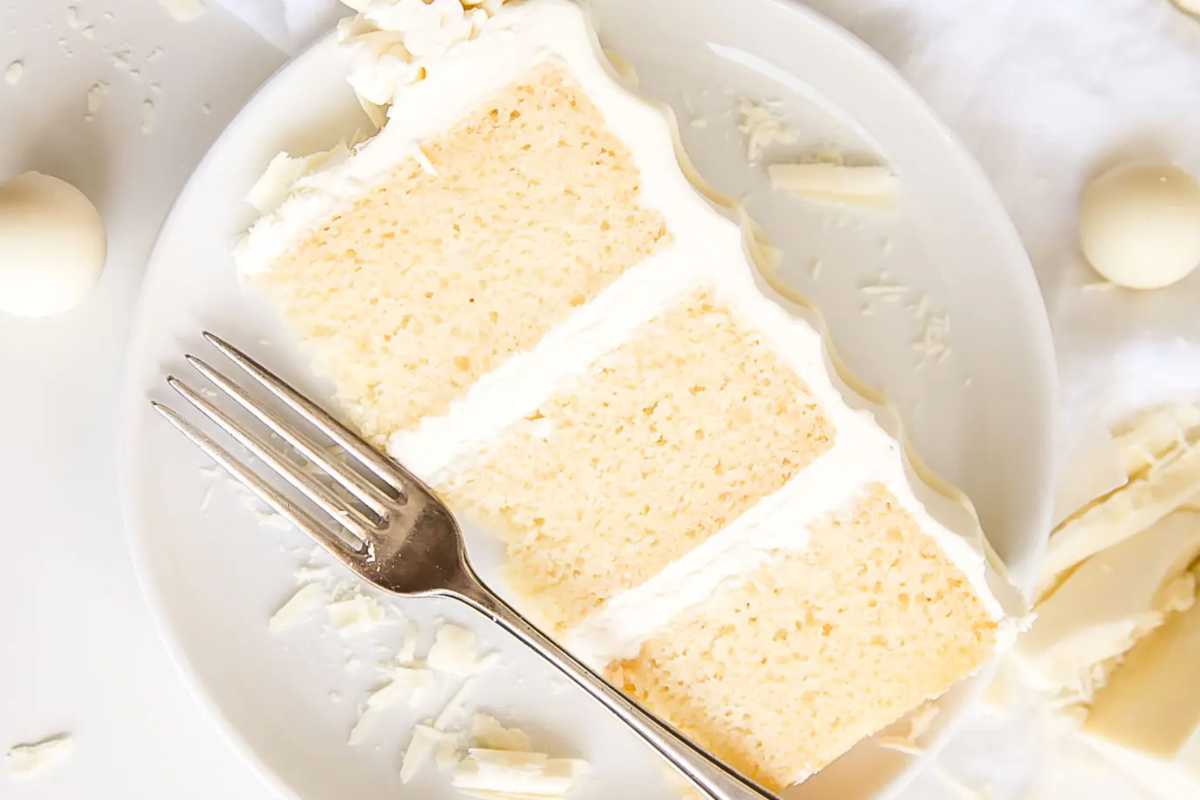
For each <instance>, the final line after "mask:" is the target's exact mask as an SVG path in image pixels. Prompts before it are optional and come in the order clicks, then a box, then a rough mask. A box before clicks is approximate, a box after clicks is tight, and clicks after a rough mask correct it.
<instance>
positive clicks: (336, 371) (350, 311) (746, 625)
mask: <svg viewBox="0 0 1200 800" xmlns="http://www.w3.org/2000/svg"><path fill="white" fill-rule="evenodd" d="M401 6H403V13H399V11H397V13H395V14H389V13H385V12H386V10H387V8H390V6H387V4H380V3H372V4H371V5H370V6H368V7H367V10H366V11H365V12H364V13H363V14H360V15H359V16H358V17H356V18H355V19H354V20H352V21H350V22H348V23H346V24H345V26H344V28H343V32H344V35H345V38H346V40H347V44H348V46H349V47H350V48H351V50H352V53H353V56H354V64H353V70H354V79H355V80H354V83H355V86H356V87H359V89H360V90H361V91H363V93H364V94H365V100H367V101H369V103H372V104H378V105H380V106H386V107H387V109H388V110H387V122H386V125H385V126H384V127H383V129H382V130H381V131H380V132H379V134H378V135H376V136H375V137H374V138H373V139H371V140H369V141H367V142H366V143H364V144H362V145H360V146H358V147H356V148H355V149H354V150H353V151H352V152H349V153H348V154H347V155H346V157H345V158H340V159H338V158H328V159H325V160H324V161H323V162H322V163H318V164H316V165H315V166H312V167H311V168H306V169H305V174H303V175H301V176H299V177H298V178H297V179H296V180H295V182H294V184H293V185H292V186H291V188H290V190H288V191H287V192H286V193H285V195H286V196H285V199H284V200H283V202H282V203H281V204H279V206H278V208H276V209H274V210H273V211H271V212H270V213H268V214H266V215H265V216H264V217H263V218H262V219H260V220H259V222H258V223H257V224H256V225H255V226H254V227H253V229H252V230H251V231H250V233H249V234H248V236H247V238H246V240H245V241H244V242H243V243H242V245H241V246H240V247H239V250H238V258H237V260H238V265H239V268H240V269H241V271H242V273H243V275H244V276H245V277H246V279H247V281H248V283H250V284H252V285H253V286H254V287H256V288H257V289H258V290H261V291H262V292H264V293H265V294H266V295H267V296H268V297H270V298H271V299H272V301H273V302H274V303H275V304H276V305H277V306H278V308H279V309H280V312H281V313H282V314H283V315H284V317H285V318H286V319H287V320H288V322H289V323H290V324H291V326H292V327H293V329H294V330H295V331H296V332H297V334H298V336H299V337H300V338H301V339H302V341H303V342H304V343H305V345H306V346H307V347H308V348H310V349H311V351H312V353H313V355H314V360H315V362H316V365H317V368H318V369H319V370H320V371H322V372H323V373H324V374H326V375H328V376H329V377H330V378H331V379H332V380H333V383H334V385H335V387H336V391H337V397H338V400H339V402H340V403H341V404H342V405H343V406H344V407H345V409H346V411H347V413H348V415H349V416H350V418H351V419H352V420H353V421H354V423H355V424H356V425H358V426H359V427H360V428H361V429H362V431H363V432H364V433H365V434H366V435H368V436H369V437H371V438H372V439H373V440H374V441H376V442H379V443H386V444H387V447H388V450H389V452H390V454H391V455H393V456H394V457H395V458H397V459H398V460H400V461H402V462H404V463H405V464H406V465H407V466H409V467H410V468H411V469H413V470H414V471H416V472H417V473H418V474H420V475H421V476H423V477H424V478H425V479H427V480H428V481H429V482H430V483H431V484H432V485H434V486H435V487H437V489H438V490H439V492H440V493H441V494H442V495H443V497H444V498H445V499H446V500H447V502H448V503H449V504H450V505H451V507H452V508H453V510H454V511H455V512H456V513H457V514H460V515H462V516H464V517H468V518H473V519H474V520H476V521H478V522H480V523H482V524H483V526H484V527H486V528H487V529H489V530H490V531H492V532H493V533H494V534H495V535H496V536H498V537H499V538H500V539H501V540H503V541H504V542H505V543H506V546H507V565H506V575H507V579H508V581H507V582H508V584H509V588H510V589H511V590H512V591H513V592H514V594H515V596H516V602H517V604H518V605H519V606H520V608H521V609H522V610H524V611H525V612H526V613H528V614H529V615H531V616H532V617H533V618H534V619H535V620H537V621H538V622H539V623H540V624H542V625H544V626H546V627H547V628H548V629H549V630H551V631H552V632H554V633H555V634H557V635H559V636H561V637H563V640H564V641H565V642H566V643H567V645H568V646H569V647H571V648H572V649H574V650H575V651H576V652H577V653H578V654H580V656H581V657H584V658H585V659H586V660H588V661H589V662H590V663H592V664H593V665H594V666H596V667H597V668H598V669H604V670H605V671H606V672H607V674H608V675H609V677H610V678H611V679H612V680H613V681H614V682H615V683H617V684H618V685H620V686H622V687H623V688H624V689H625V690H626V691H627V692H629V693H630V694H631V695H633V696H635V697H638V698H639V699H641V700H643V701H645V702H646V703H647V704H648V705H649V706H650V707H651V708H652V709H654V710H655V711H656V712H658V713H660V714H661V715H662V716H664V717H665V718H667V719H668V720H670V721H671V722H673V723H675V724H676V725H678V726H679V727H680V728H682V729H683V730H685V731H686V732H687V733H688V734H690V735H691V736H693V737H694V738H695V739H696V740H697V741H699V742H700V743H701V744H703V745H704V746H706V747H709V748H711V749H712V750H713V752H715V753H716V754H717V755H718V756H720V757H722V758H724V759H726V760H728V761H730V762H731V763H733V764H734V765H735V766H736V767H738V768H739V769H741V770H743V771H744V772H746V773H747V774H749V775H752V776H753V777H755V778H756V779H758V780H760V781H761V782H762V783H763V784H764V785H766V786H768V787H771V788H776V789H777V788H779V787H782V786H785V785H787V784H790V783H793V782H796V781H799V780H803V779H804V778H805V777H806V776H807V775H809V774H811V773H812V772H813V771H815V770H818V769H820V768H821V767H822V766H823V765H824V764H827V763H828V762H829V761H831V760H832V759H834V758H836V757H837V756H838V755H839V754H841V753H842V752H844V751H846V750H847V749H848V748H850V747H851V746H852V745H853V744H854V743H855V742H856V741H858V740H860V739H862V738H863V737H865V736H868V735H870V734H872V733H873V732H875V731H877V730H879V729H881V728H883V727H885V726H886V725H887V724H888V723H891V722H893V721H894V720H896V719H898V718H899V717H901V716H902V715H904V714H905V713H906V712H908V711H910V710H911V709H913V708H915V707H916V706H918V705H920V704H921V703H923V702H925V701H927V700H929V699H931V698H935V697H937V696H938V695H940V694H941V693H942V692H944V691H945V690H946V689H947V688H948V687H949V686H950V685H951V684H952V683H954V682H955V681H956V680H958V679H960V678H962V677H963V676H966V675H969V674H971V673H972V672H974V671H975V670H977V669H978V668H979V667H980V666H981V665H982V664H983V663H984V661H986V660H987V659H988V658H989V656H990V654H991V653H992V652H993V651H994V650H995V648H996V646H997V643H998V641H1000V640H1001V639H1003V638H1004V637H1003V636H1002V635H1001V634H1002V622H1004V620H1005V616H1006V614H1005V611H1004V610H1003V609H1002V608H1001V606H1000V603H999V602H998V601H997V600H996V598H995V597H994V596H993V594H992V592H991V591H990V590H989V588H988V575H987V563H986V558H985V556H984V552H985V549H986V548H985V545H984V543H983V540H982V534H981V533H980V531H979V530H978V525H977V523H975V521H974V516H973V514H971V513H970V511H969V509H968V508H967V507H966V506H965V505H963V504H961V503H958V502H956V501H954V500H950V499H947V498H946V497H944V496H941V495H938V494H936V493H935V492H933V491H932V490H931V489H930V488H929V487H928V486H927V485H925V484H924V483H923V482H922V481H921V480H920V479H919V478H917V477H916V475H915V474H914V472H913V470H912V469H911V467H910V465H909V464H908V462H907V460H906V458H905V454H904V451H903V448H902V446H901V445H900V444H899V443H898V442H897V440H896V439H895V438H894V436H893V434H891V433H889V432H888V431H887V430H885V429H884V427H882V426H881V423H880V422H879V421H878V420H880V419H886V418H887V416H886V415H885V414H883V412H882V410H881V409H879V408H877V407H874V406H871V405H870V404H869V403H867V402H866V401H865V400H863V399H862V398H859V397H858V396H857V395H855V394H854V393H853V392H852V391H850V390H849V389H848V388H847V387H846V386H844V385H843V383H842V381H841V380H840V378H839V377H838V375H837V374H836V370H834V369H833V368H832V367H831V366H830V363H829V359H828V358H827V354H826V348H825V342H824V341H823V339H822V336H821V334H820V333H819V332H818V323H817V321H816V319H815V318H814V317H813V316H812V315H811V314H810V313H808V312H805V311H803V310H802V309H801V308H799V307H798V306H796V305H794V304H791V303H789V302H788V301H786V300H785V299H784V298H782V297H780V296H779V295H777V294H776V293H774V292H773V291H771V290H770V289H769V288H767V287H766V286H765V285H764V284H763V283H762V282H761V281H760V280H759V278H758V273H757V272H756V269H755V267H754V265H753V263H752V261H751V259H750V257H749V256H748V255H747V248H746V246H745V243H744V242H743V232H742V229H741V228H740V227H739V225H738V224H737V223H736V222H734V221H732V217H733V215H732V214H730V213H728V209H723V208H718V207H715V206H713V205H711V204H710V202H709V201H708V200H706V199H705V198H704V196H702V194H701V193H700V192H698V191H697V190H696V189H695V188H694V187H693V186H692V185H691V184H690V183H689V182H688V179H687V177H685V174H684V170H682V169H681V168H680V165H679V161H678V160H677V158H676V156H675V153H674V149H673V147H674V143H673V141H674V140H673V131H672V128H671V125H670V122H669V121H668V117H667V116H666V115H665V114H664V113H662V111H661V110H659V109H658V108H657V107H655V106H654V105H652V104H651V103H649V102H647V101H646V100H644V99H642V98H640V97H638V96H636V95H634V94H632V93H631V92H630V91H629V89H628V88H626V85H624V84H623V83H622V82H620V81H619V80H617V78H616V77H615V74H614V72H613V71H612V69H611V67H610V65H609V64H608V61H607V60H606V59H605V57H604V56H603V54H602V51H601V50H600V47H599V44H598V42H597V41H596V39H595V36H594V34H593V32H592V31H591V29H590V27H589V26H588V23H587V20H586V16H585V14H584V13H583V12H582V11H581V10H580V8H579V7H577V6H576V5H575V4H573V3H571V2H567V0H525V2H519V3H511V4H508V5H504V6H502V7H500V6H498V4H492V5H488V6H487V7H482V6H479V5H478V4H471V5H470V7H468V5H467V4H457V3H453V2H450V3H447V2H444V0H439V2H436V3H432V4H423V3H413V2H406V3H403V4H397V5H396V6H395V8H396V9H400V8H401ZM372 59H374V60H372ZM372 64H374V67H372ZM373 68H374V69H376V70H377V72H374V73H373V72H372V69H373ZM364 87H365V88H364ZM282 163H291V162H282ZM889 424H890V423H889Z"/></svg>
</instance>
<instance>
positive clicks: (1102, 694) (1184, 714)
mask: <svg viewBox="0 0 1200 800" xmlns="http://www.w3.org/2000/svg"><path fill="white" fill-rule="evenodd" d="M1197 665H1200V605H1193V606H1192V607H1191V609H1189V610H1188V611H1185V612H1183V613H1181V614H1175V615H1173V616H1171V617H1170V619H1168V620H1167V622H1166V623H1165V624H1164V625H1163V626H1162V627H1161V628H1159V629H1158V630H1156V631H1155V632H1154V633H1152V634H1150V635H1149V636H1147V637H1146V638H1145V639H1143V640H1142V641H1141V642H1139V643H1138V645H1137V646H1136V647H1134V648H1133V650H1131V651H1130V652H1129V655H1128V656H1127V657H1126V659H1125V662H1124V663H1123V664H1122V665H1121V666H1120V667H1119V668H1118V669H1117V670H1116V671H1115V672H1114V673H1113V674H1112V677H1111V679H1110V680H1109V683H1108V685H1107V686H1105V687H1104V688H1103V689H1101V690H1100V691H1099V692H1098V693H1097V694H1096V698H1095V700H1094V701H1093V703H1092V709H1091V711H1090V712H1089V713H1088V717H1087V720H1086V722H1085V723H1084V731H1085V732H1086V733H1087V734H1089V735H1090V736H1092V737H1094V738H1095V739H1096V740H1098V741H1099V742H1101V743H1103V744H1105V745H1115V747H1106V748H1105V749H1104V752H1107V753H1109V754H1110V755H1112V756H1113V757H1114V759H1115V760H1117V762H1118V763H1120V764H1122V765H1128V766H1133V767H1135V768H1136V769H1135V772H1136V774H1139V775H1142V776H1144V777H1145V779H1146V782H1148V783H1154V784H1156V785H1158V786H1159V787H1161V788H1162V790H1164V791H1165V792H1166V793H1165V795H1164V796H1171V797H1180V798H1182V797H1196V796H1200V681H1198V680H1196V671H1197Z"/></svg>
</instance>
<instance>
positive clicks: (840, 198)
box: [767, 162, 899, 207]
mask: <svg viewBox="0 0 1200 800" xmlns="http://www.w3.org/2000/svg"><path fill="white" fill-rule="evenodd" d="M767 174H768V175H769V176H770V178H771V186H772V188H774V189H778V190H782V191H785V192H790V193H792V194H796V195H800V196H801V197H804V198H807V199H810V200H819V201H824V202H828V203H844V204H850V205H867V206H882V207H890V206H893V205H895V203H896V192H897V189H898V186H899V183H898V181H897V180H896V176H895V175H894V174H893V173H892V171H891V170H890V169H888V168H887V167H884V166H880V165H878V164H872V165H865V166H850V165H847V164H830V163H826V162H814V163H802V164H772V165H771V166H769V167H767Z"/></svg>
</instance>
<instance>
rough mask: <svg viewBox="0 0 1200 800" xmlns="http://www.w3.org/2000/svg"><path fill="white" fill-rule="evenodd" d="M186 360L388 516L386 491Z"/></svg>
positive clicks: (214, 374) (240, 391) (239, 389)
mask: <svg viewBox="0 0 1200 800" xmlns="http://www.w3.org/2000/svg"><path fill="white" fill-rule="evenodd" d="M184 358H186V359H187V361H188V363H189V364H191V365H192V366H193V367H195V368H196V371H197V372H199V373H200V374H201V375H203V376H204V377H205V378H207V379H208V380H209V381H210V382H212V383H213V384H214V385H215V386H217V387H218V388H219V389H221V391H223V392H225V394H227V395H229V396H230V397H231V398H233V399H234V400H235V401H237V403H238V405H240V406H241V407H242V408H244V409H246V410H247V411H249V412H250V413H251V414H253V415H254V416H255V418H257V419H258V421H259V422H261V423H262V424H264V425H266V426H267V427H268V428H270V429H271V430H273V431H274V432H275V433H277V434H278V435H279V436H280V437H282V438H283V440H284V441H286V442H287V443H288V444H290V445H291V446H292V447H294V448H296V449H297V450H299V451H300V453H301V454H302V455H303V456H304V457H305V458H307V459H308V460H309V461H311V462H313V463H315V464H316V465H317V466H319V467H320V468H321V469H323V470H324V471H325V472H326V473H328V474H329V475H331V476H332V477H333V478H334V480H336V481H337V482H338V483H339V484H341V486H342V488H343V489H345V490H346V491H347V492H349V493H350V494H352V495H354V497H356V498H357V499H358V500H359V501H360V502H362V503H363V504H364V505H365V506H367V508H369V509H371V511H373V512H374V513H375V515H376V516H377V517H379V518H380V519H382V518H383V517H384V516H385V515H386V514H387V512H388V507H387V505H386V504H385V501H386V500H388V499H390V498H387V496H386V495H385V494H384V492H383V490H381V489H379V488H377V487H375V486H373V485H371V483H370V482H369V481H367V480H366V479H365V478H363V477H362V476H361V475H359V474H358V473H357V472H355V471H354V470H352V469H351V468H350V467H349V466H348V465H346V464H344V463H342V462H339V461H337V460H336V459H333V458H330V456H329V454H328V453H327V452H325V450H324V448H322V447H321V446H320V445H318V444H317V443H316V442H314V441H313V440H312V439H311V438H310V437H308V436H306V435H305V434H304V433H303V432H302V431H301V430H300V429H298V428H297V427H296V426H294V425H292V424H291V423H289V422H287V421H286V420H283V419H281V418H280V417H279V416H278V415H276V414H272V413H271V412H270V411H268V410H267V409H265V408H264V407H263V406H262V405H260V404H259V403H257V402H255V400H254V398H252V397H250V395H248V394H246V392H245V390H243V389H242V387H240V386H238V385H237V384H236V383H234V382H233V381H231V380H230V379H229V378H227V377H225V376H224V375H223V374H221V373H220V372H219V371H217V370H215V369H213V368H212V367H210V366H209V365H208V364H206V363H205V362H204V361H203V360H202V359H199V358H197V357H196V356H193V355H186V356H184Z"/></svg>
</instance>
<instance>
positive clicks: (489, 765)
mask: <svg viewBox="0 0 1200 800" xmlns="http://www.w3.org/2000/svg"><path fill="white" fill-rule="evenodd" d="M587 769H588V764H587V762H586V761H582V760H580V759H576V758H550V757H549V756H547V755H546V754H545V753H531V752H524V751H512V750H490V749H486V748H478V747H473V748H471V749H470V750H468V751H467V757H466V758H464V759H463V760H462V761H461V762H460V763H459V765H458V766H457V767H456V768H455V769H454V777H453V779H452V784H453V786H454V788H456V789H459V790H460V791H463V792H464V793H472V796H475V797H498V798H511V797H512V796H513V795H517V796H529V797H534V798H545V797H560V796H562V795H564V794H566V793H567V792H568V791H569V790H570V789H571V787H572V786H573V785H574V783H575V781H576V780H578V779H579V777H580V776H582V775H583V774H584V773H585V772H586V771H587ZM487 792H490V793H494V794H475V793H487Z"/></svg>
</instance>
